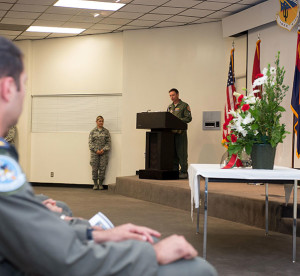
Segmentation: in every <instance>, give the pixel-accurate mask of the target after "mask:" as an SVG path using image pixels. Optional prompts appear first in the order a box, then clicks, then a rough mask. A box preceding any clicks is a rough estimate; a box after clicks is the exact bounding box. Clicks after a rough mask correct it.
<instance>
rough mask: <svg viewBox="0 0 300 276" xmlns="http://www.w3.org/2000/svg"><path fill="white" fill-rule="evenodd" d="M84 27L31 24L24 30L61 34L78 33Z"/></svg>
mask: <svg viewBox="0 0 300 276" xmlns="http://www.w3.org/2000/svg"><path fill="white" fill-rule="evenodd" d="M83 31H85V29H77V28H61V27H42V26H31V27H29V28H28V29H27V30H26V32H39V33H61V34H80V33H81V32H83Z"/></svg>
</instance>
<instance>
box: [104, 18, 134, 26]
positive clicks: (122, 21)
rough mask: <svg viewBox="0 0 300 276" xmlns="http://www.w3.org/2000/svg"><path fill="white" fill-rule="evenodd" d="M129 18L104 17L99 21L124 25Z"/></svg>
mask: <svg viewBox="0 0 300 276" xmlns="http://www.w3.org/2000/svg"><path fill="white" fill-rule="evenodd" d="M130 21H131V19H121V18H104V19H103V20H101V21H100V23H101V24H115V25H125V24H127V23H129V22H130Z"/></svg>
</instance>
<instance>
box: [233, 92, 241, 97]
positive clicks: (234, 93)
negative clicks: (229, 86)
mask: <svg viewBox="0 0 300 276" xmlns="http://www.w3.org/2000/svg"><path fill="white" fill-rule="evenodd" d="M241 95H242V94H240V93H237V92H233V96H235V97H236V98H238V97H239V96H241Z"/></svg>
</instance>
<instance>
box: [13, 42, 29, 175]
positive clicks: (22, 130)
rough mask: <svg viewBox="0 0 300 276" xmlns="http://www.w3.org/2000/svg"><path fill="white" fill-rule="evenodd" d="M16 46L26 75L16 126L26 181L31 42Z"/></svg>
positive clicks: (27, 168)
mask: <svg viewBox="0 0 300 276" xmlns="http://www.w3.org/2000/svg"><path fill="white" fill-rule="evenodd" d="M16 44H17V46H18V47H19V48H20V49H21V51H22V52H23V54H24V59H23V60H24V66H25V70H26V73H27V77H28V79H27V83H26V96H25V99H24V104H23V112H22V114H21V117H20V118H19V122H18V124H17V139H16V147H17V149H18V153H19V159H20V164H21V167H22V169H23V171H24V172H25V173H26V176H27V178H28V179H30V165H31V163H30V156H31V136H30V133H31V87H32V85H31V84H32V79H31V60H32V51H31V50H32V48H31V45H32V44H31V41H29V40H26V41H18V42H16Z"/></svg>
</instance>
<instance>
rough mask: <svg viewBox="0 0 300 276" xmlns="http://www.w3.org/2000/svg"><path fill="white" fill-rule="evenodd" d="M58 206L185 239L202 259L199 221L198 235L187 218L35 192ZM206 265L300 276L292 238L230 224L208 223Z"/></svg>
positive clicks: (137, 203) (73, 193)
mask: <svg viewBox="0 0 300 276" xmlns="http://www.w3.org/2000/svg"><path fill="white" fill-rule="evenodd" d="M34 189H35V192H36V193H43V194H45V195H48V196H50V197H52V198H54V199H57V200H63V201H65V202H67V203H68V204H69V206H70V207H71V208H72V210H73V212H74V215H75V216H79V217H85V218H90V217H91V216H92V215H94V214H95V213H96V212H97V211H101V212H103V213H104V214H106V215H107V216H108V217H109V218H110V219H111V221H112V222H113V223H114V224H115V225H119V224H122V223H126V222H132V223H135V224H140V225H145V226H149V227H152V228H155V229H156V230H158V231H160V232H161V233H162V235H163V237H165V236H168V235H170V234H173V233H177V234H181V235H184V236H185V237H186V238H187V240H188V241H189V242H191V243H192V244H193V246H194V247H195V248H196V249H197V250H198V252H199V255H200V256H201V255H202V234H203V232H202V222H203V220H202V217H201V228H200V234H199V235H197V234H196V223H195V222H192V221H191V217H190V212H189V211H185V210H180V209H176V208H172V207H167V206H164V205H160V204H155V203H151V202H147V201H142V200H138V199H134V198H129V197H125V196H121V195H116V194H114V193H112V192H111V191H108V190H105V191H93V190H92V189H87V188H69V187H65V188H62V187H34ZM207 245H208V247H207V260H208V261H209V262H211V263H212V264H213V265H214V266H215V267H216V269H217V270H218V272H219V275H220V276H221V275H228V276H229V275H230V276H231V275H239V276H240V275H245V276H262V275H272V276H276V275H284V276H286V275H300V238H297V245H298V246H297V251H298V252H297V260H298V262H297V263H295V264H293V263H292V237H291V236H290V235H285V234H280V233H275V232H270V235H269V236H268V237H266V236H265V233H264V230H263V229H259V228H255V227H251V226H247V225H244V224H239V223H235V222H230V221H226V220H223V219H217V218H213V217H209V218H208V243H207ZM170 276H171V275H170Z"/></svg>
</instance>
